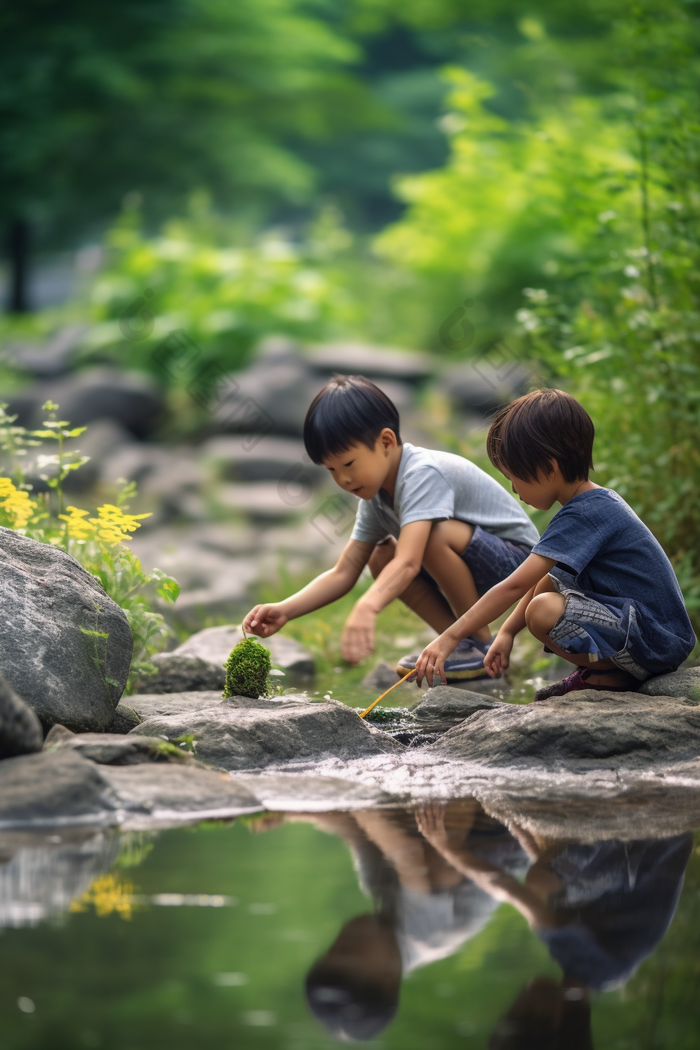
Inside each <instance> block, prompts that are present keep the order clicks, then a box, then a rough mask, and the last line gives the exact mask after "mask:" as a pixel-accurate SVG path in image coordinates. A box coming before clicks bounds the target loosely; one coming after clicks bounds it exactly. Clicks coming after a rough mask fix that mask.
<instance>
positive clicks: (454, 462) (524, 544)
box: [243, 376, 539, 680]
mask: <svg viewBox="0 0 700 1050" xmlns="http://www.w3.org/2000/svg"><path fill="white" fill-rule="evenodd" d="M304 444H305V445H306V451H307V452H308V454H309V456H310V457H311V459H312V460H313V462H314V463H319V464H322V465H323V466H324V467H326V469H327V470H328V471H329V472H330V473H331V475H332V477H333V480H334V481H335V482H336V484H337V485H339V487H340V488H342V489H343V490H344V491H345V492H350V493H352V494H353V495H355V496H357V497H358V498H359V501H360V502H359V506H358V509H357V517H356V519H355V527H354V529H353V532H352V535H351V537H350V540H349V542H348V543H347V545H346V546H345V548H344V550H343V552H342V554H341V555H340V557H339V559H338V561H337V563H336V565H335V566H334V567H333V568H332V569H330V570H328V572H324V573H322V574H321V575H320V576H318V577H317V578H316V579H315V580H313V581H312V582H311V583H309V584H308V585H307V586H306V587H304V588H303V589H302V590H301V591H298V592H297V593H296V594H293V595H291V597H289V598H287V599H285V600H284V601H282V602H275V603H274V604H269V605H256V606H255V608H254V609H252V610H251V611H250V612H249V613H248V615H247V616H246V617H245V619H244V621H243V627H244V628H245V630H246V631H248V632H250V633H252V634H257V635H259V636H260V637H263V638H268V637H269V636H270V635H272V634H274V633H275V632H276V631H279V629H280V628H281V627H283V626H284V625H285V623H287V621H288V620H292V619H295V618H296V617H298V616H303V615H304V614H305V613H308V612H312V611H313V610H314V609H320V608H322V607H323V606H325V605H329V604H330V603H331V602H334V601H337V599H338V598H341V597H342V596H343V595H344V594H347V592H348V591H349V590H351V588H352V587H353V586H354V584H355V583H356V581H357V579H358V577H359V575H360V573H361V572H362V570H363V569H364V567H365V565H367V564H369V567H370V570H371V572H372V575H373V576H374V583H373V584H372V586H371V587H370V588H369V590H367V591H366V593H365V594H364V595H363V596H362V597H361V598H360V599H359V600H358V601H357V602H356V603H355V606H354V608H353V610H352V612H351V613H350V616H349V617H348V619H347V621H346V623H345V628H344V630H343V637H342V653H343V656H344V657H345V659H347V660H349V661H350V662H351V663H358V662H359V661H360V660H363V659H364V658H365V657H366V656H368V655H369V654H370V653H371V652H372V651H373V649H374V634H375V622H376V618H377V615H378V613H379V612H380V611H381V610H382V609H383V608H384V607H385V606H386V605H388V604H389V603H390V602H392V601H393V600H394V599H395V598H401V600H402V601H403V602H405V603H406V605H408V606H409V608H411V609H413V610H414V611H415V612H416V613H418V615H419V616H421V617H422V619H423V620H425V621H426V623H428V624H429V625H430V626H431V627H432V628H433V629H434V630H435V631H438V632H440V633H442V632H444V631H445V630H447V628H448V627H450V626H451V625H452V624H453V623H454V622H455V620H456V619H457V618H458V617H460V616H462V615H463V613H465V612H466V611H467V610H468V609H470V608H471V607H472V605H474V604H475V602H476V601H477V600H478V598H479V597H480V596H481V595H482V594H484V593H485V592H486V591H488V590H489V589H490V588H491V587H493V586H494V585H495V584H496V583H499V582H500V581H501V580H503V579H505V578H506V577H507V576H508V575H510V573H512V572H513V571H514V570H515V569H516V568H517V567H518V566H519V565H520V564H521V563H522V562H523V561H524V560H525V558H526V557H527V556H528V554H529V553H530V550H531V549H532V546H533V545H534V544H535V543H536V542H537V540H538V539H539V536H538V533H537V530H536V528H535V527H534V525H533V524H532V522H531V521H530V519H529V517H528V516H527V514H526V513H525V511H524V510H523V509H522V508H521V507H520V506H519V505H518V503H516V501H515V499H514V498H513V497H512V496H511V495H510V494H509V493H508V492H506V490H505V489H504V488H503V487H502V486H501V485H500V484H499V483H498V482H497V481H495V480H494V479H493V478H491V477H490V476H489V475H488V474H486V473H485V471H483V470H481V469H480V468H479V467H477V466H476V465H475V464H474V463H471V462H470V461H469V460H468V459H464V458H463V457H462V456H456V455H453V454H452V453H449V452H434V451H431V450H430V449H425V448H420V447H418V446H414V445H411V444H408V443H406V444H403V443H402V442H401V436H400V430H399V415H398V412H397V411H396V408H395V407H394V405H393V404H392V402H391V401H390V400H389V398H388V397H387V396H386V394H385V393H384V392H383V391H382V390H380V389H379V387H377V386H375V384H374V383H372V382H370V380H368V379H366V378H365V377H364V376H335V377H334V378H333V379H331V380H330V381H329V382H328V383H327V384H326V386H325V387H324V388H323V389H322V390H321V391H320V393H319V394H317V396H316V397H315V398H314V400H313V402H312V403H311V406H310V408H309V411H308V413H307V416H306V420H305V423H304ZM490 642H491V632H490V630H489V628H488V627H484V628H482V629H480V630H479V631H477V632H475V634H474V635H472V636H470V637H468V638H464V639H463V640H462V641H460V643H459V645H458V646H457V649H456V650H455V651H454V653H452V654H451V656H450V657H449V658H448V660H447V661H446V664H445V672H446V674H447V676H448V680H460V679H465V678H476V677H482V676H484V675H485V673H486V672H485V671H484V656H485V654H486V652H487V651H488V648H489V644H490ZM417 657H418V654H416V656H408V657H404V658H403V659H402V660H401V661H400V662H399V664H398V666H397V672H398V673H400V674H402V675H403V674H405V673H406V671H408V670H410V669H411V668H412V667H415V662H416V660H417Z"/></svg>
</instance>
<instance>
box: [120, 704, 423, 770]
mask: <svg viewBox="0 0 700 1050" xmlns="http://www.w3.org/2000/svg"><path fill="white" fill-rule="evenodd" d="M133 733H134V734H139V735H143V736H163V737H166V738H167V739H169V740H175V739H177V738H179V737H181V736H183V735H187V734H193V735H194V738H195V741H196V751H195V754H196V756H197V758H199V759H201V760H202V761H204V762H208V763H210V764H212V765H215V766H219V767H220V768H222V769H228V770H234V769H236V770H256V769H266V768H267V767H269V766H274V765H280V764H284V763H289V764H292V765H296V766H300V765H302V764H303V765H308V764H309V763H312V762H315V761H319V760H320V759H322V758H324V757H325V756H331V757H333V758H336V759H341V760H343V759H346V758H361V757H367V756H370V755H378V754H389V753H396V752H400V751H401V750H402V747H401V745H400V744H398V743H396V741H394V740H392V739H391V737H389V736H387V734H385V733H382V732H380V731H378V730H375V729H372V728H371V727H370V726H369V725H367V723H366V722H364V721H363V720H362V719H361V718H360V717H359V716H358V713H357V712H356V711H354V710H352V709H351V708H349V707H346V706H345V705H344V704H340V703H337V702H336V701H333V700H331V701H326V702H324V703H311V702H310V701H308V700H305V699H304V700H300V699H296V698H292V697H284V696H281V697H278V698H276V699H274V700H248V699H247V698H245V697H233V698H232V699H230V700H226V701H224V702H222V703H217V704H213V705H211V706H205V705H202V706H201V707H199V708H194V709H189V710H184V711H183V712H182V713H177V714H175V713H173V714H170V715H152V716H151V717H149V718H147V719H146V720H145V721H144V722H142V724H141V725H140V726H138V727H137V728H136V729H135V730H133Z"/></svg>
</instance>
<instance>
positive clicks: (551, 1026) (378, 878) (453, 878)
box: [287, 799, 692, 1050]
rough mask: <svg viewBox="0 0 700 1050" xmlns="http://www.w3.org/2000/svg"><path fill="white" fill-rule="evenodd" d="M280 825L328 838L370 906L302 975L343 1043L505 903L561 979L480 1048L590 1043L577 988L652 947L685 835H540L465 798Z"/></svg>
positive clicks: (623, 976)
mask: <svg viewBox="0 0 700 1050" xmlns="http://www.w3.org/2000/svg"><path fill="white" fill-rule="evenodd" d="M287 819H288V820H308V821H311V822H313V823H314V824H315V825H316V826H317V827H319V828H322V829H323V830H325V831H329V832H332V833H334V834H337V835H340V836H341V837H342V838H343V839H344V840H345V842H346V843H347V845H348V847H349V849H350V851H351V853H352V856H353V860H354V863H355V868H356V871H357V874H358V878H359V881H360V885H361V886H362V889H363V890H364V891H365V893H366V894H367V895H368V896H369V897H370V898H371V900H372V904H373V910H372V912H371V913H367V914H362V915H358V916H355V917H354V918H352V919H350V921H349V922H346V923H345V924H344V925H343V927H342V928H341V930H340V931H339V933H338V936H337V937H336V939H335V940H334V942H333V943H332V944H331V945H330V946H329V948H328V949H327V951H326V952H324V954H323V955H321V956H320V957H319V958H318V959H317V960H316V962H315V963H314V964H313V966H312V967H311V969H310V971H309V973H308V975H307V978H306V996H307V1001H308V1003H309V1006H310V1008H311V1010H312V1012H313V1013H314V1014H315V1016H316V1017H317V1018H318V1019H319V1020H320V1021H321V1022H322V1023H323V1024H324V1025H325V1027H326V1028H327V1029H328V1031H329V1032H331V1033H332V1034H333V1035H334V1036H336V1037H338V1038H341V1039H346V1040H347V1039H352V1040H365V1039H371V1038H373V1037H375V1036H377V1035H378V1034H379V1033H380V1032H381V1031H382V1030H383V1029H384V1028H386V1026H387V1025H388V1024H389V1022H390V1021H391V1020H392V1019H393V1017H394V1016H395V1014H396V1011H397V1009H398V1004H399V995H400V988H401V979H402V976H404V975H406V974H409V973H410V972H411V971H412V970H414V969H416V968H417V967H422V966H426V965H428V964H429V963H431V962H433V961H435V960H437V959H441V958H444V957H445V956H447V955H451V954H453V953H454V952H456V951H458V950H459V948H460V947H461V946H462V945H463V944H464V943H465V942H466V941H468V940H470V939H471V938H472V937H474V936H475V935H476V934H477V933H478V932H479V931H480V930H482V929H483V928H484V926H485V925H486V924H487V923H488V921H489V919H490V917H491V915H492V913H493V912H494V910H495V909H496V908H497V907H498V905H499V904H500V903H503V902H506V903H508V904H510V905H512V906H513V907H514V908H515V909H517V911H518V912H520V914H521V915H523V916H524V918H525V919H526V920H527V922H528V923H529V925H530V928H531V929H532V930H533V932H534V933H535V934H536V935H537V936H538V937H539V938H540V939H541V940H542V941H543V942H544V944H545V945H546V946H547V948H548V950H549V952H550V955H551V956H552V958H553V960H554V961H555V962H556V963H558V965H559V966H560V967H561V970H562V973H563V976H562V979H561V981H560V982H559V983H557V982H554V981H552V980H551V979H549V978H547V977H543V976H537V977H534V978H533V980H532V981H530V982H529V984H528V985H527V986H526V987H525V988H523V990H522V991H521V993H520V995H519V996H518V998H517V1000H516V1001H515V1002H514V1004H513V1006H512V1007H511V1008H510V1010H509V1011H508V1012H507V1014H506V1015H505V1017H504V1018H502V1020H501V1021H500V1022H499V1024H498V1026H497V1028H496V1031H495V1032H494V1034H493V1036H492V1039H491V1041H490V1043H489V1046H490V1047H493V1048H506V1047H513V1048H515V1047H528V1046H533V1047H535V1046H536V1047H538V1048H543V1050H544V1048H548V1047H551V1048H553V1050H554V1048H558V1047H562V1048H564V1047H566V1048H574V1050H575V1048H577V1047H581V1048H583V1047H590V1046H592V1041H591V1035H590V1007H589V990H590V989H595V990H608V989H611V988H615V987H618V986H620V985H621V984H623V983H624V982H626V981H627V980H628V979H629V978H630V977H631V975H632V974H633V973H634V972H635V970H636V969H637V968H638V967H639V965H640V964H641V962H642V961H643V960H644V959H645V958H646V957H647V956H648V955H650V954H651V952H652V951H653V950H654V948H655V947H656V946H657V945H658V944H659V942H660V941H661V939H662V937H663V935H664V933H665V932H666V930H667V929H668V927H669V925H670V923H671V920H672V918H673V915H674V912H675V910H676V905H677V904H678V899H679V896H680V892H681V888H682V885H683V876H684V873H685V868H686V865H687V863H688V860H689V858H690V854H691V850H692V835H691V834H690V833H687V834H684V835H677V836H675V837H673V838H668V839H642V840H636V841H631V842H619V841H616V840H612V841H605V842H597V843H593V844H583V843H576V842H567V841H561V840H545V839H539V838H536V837H534V836H533V835H531V834H530V833H528V832H527V831H525V829H523V828H521V827H518V826H517V825H511V828H510V830H509V829H507V828H505V827H504V826H503V825H502V824H499V823H498V821H496V820H494V819H493V818H491V817H489V816H488V814H487V813H485V812H484V810H483V809H482V808H481V806H480V805H479V804H478V803H477V802H476V801H475V800H473V799H467V800H459V801H454V802H450V803H448V804H447V805H445V806H442V805H434V804H433V805H428V806H424V807H419V808H418V809H416V810H414V811H408V810H393V811H379V812H377V811H374V812H367V811H364V812H358V813H345V814H332V813H331V814H322V815H318V814H314V815H308V816H303V815H301V816H300V815H294V816H290V817H287Z"/></svg>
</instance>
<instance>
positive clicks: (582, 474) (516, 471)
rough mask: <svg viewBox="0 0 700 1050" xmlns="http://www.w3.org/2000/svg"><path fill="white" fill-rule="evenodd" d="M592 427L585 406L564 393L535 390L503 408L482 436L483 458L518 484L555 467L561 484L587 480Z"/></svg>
mask: <svg viewBox="0 0 700 1050" xmlns="http://www.w3.org/2000/svg"><path fill="white" fill-rule="evenodd" d="M594 437H595V427H594V426H593V420H592V419H591V417H590V416H589V415H588V412H586V410H585V408H583V406H582V405H580V404H579V403H578V401H577V400H576V398H575V397H572V396H571V394H567V393H566V391H564V390H534V391H533V392H532V393H531V394H524V395H523V397H518V398H516V400H515V401H511V403H510V404H509V405H506V407H505V408H502V409H501V410H500V412H499V413H498V414H497V416H496V418H495V419H494V421H493V423H492V424H491V427H490V429H489V432H488V435H487V438H486V451H487V453H488V457H489V459H490V460H491V462H492V463H493V465H494V466H495V467H498V468H499V470H502V469H504V468H505V470H507V471H508V473H509V474H511V475H512V476H513V477H515V478H519V479H520V480H521V481H537V478H538V475H539V473H540V471H541V472H542V473H543V474H544V475H545V476H546V475H548V474H550V473H551V461H552V460H553V459H554V460H556V462H557V463H558V464H559V469H560V470H561V472H562V475H563V477H564V480H565V481H579V480H581V479H582V478H585V479H586V480H587V479H588V472H589V470H593V438H594Z"/></svg>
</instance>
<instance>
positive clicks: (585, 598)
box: [545, 573, 651, 682]
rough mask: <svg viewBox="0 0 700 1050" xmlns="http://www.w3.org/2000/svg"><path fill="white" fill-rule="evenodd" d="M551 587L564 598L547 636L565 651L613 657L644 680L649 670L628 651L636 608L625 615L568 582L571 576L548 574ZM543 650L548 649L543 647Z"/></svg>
mask: <svg viewBox="0 0 700 1050" xmlns="http://www.w3.org/2000/svg"><path fill="white" fill-rule="evenodd" d="M549 579H550V580H551V582H552V584H553V586H554V589H555V590H556V591H557V592H558V593H559V594H561V595H562V597H563V598H564V612H563V613H562V614H561V616H560V617H559V619H558V620H557V622H556V623H555V624H554V626H553V627H552V629H551V631H550V632H549V637H550V638H551V639H552V641H553V642H556V643H557V645H558V646H560V648H562V649H564V650H565V651H566V652H567V653H571V654H572V655H575V654H576V653H579V654H581V655H584V656H588V657H589V659H591V660H606V659H608V660H612V662H613V663H614V664H615V666H616V667H619V668H620V669H621V670H623V671H628V672H629V673H630V674H631V675H633V676H634V677H635V678H636V679H637V680H638V681H640V682H643V681H645V680H646V679H647V678H649V677H650V676H651V672H650V671H647V670H646V668H644V667H642V666H641V664H639V663H638V662H637V661H636V660H635V659H634V658H633V656H632V655H631V653H630V651H629V643H630V636H631V635H633V634H634V632H635V630H636V626H637V617H636V611H635V608H634V606H633V605H630V607H629V610H628V613H627V615H623V614H621V613H620V612H619V611H617V610H616V609H613V608H611V607H609V606H607V605H603V603H602V602H599V601H596V599H595V598H591V597H590V595H588V594H584V593H583V591H579V590H576V589H575V587H572V586H569V585H568V584H570V583H572V582H573V578H571V577H569V578H568V579H564V580H562V579H560V578H559V576H556V575H554V574H553V573H550V574H549ZM545 651H546V652H551V651H552V650H551V649H548V648H547V646H545Z"/></svg>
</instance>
